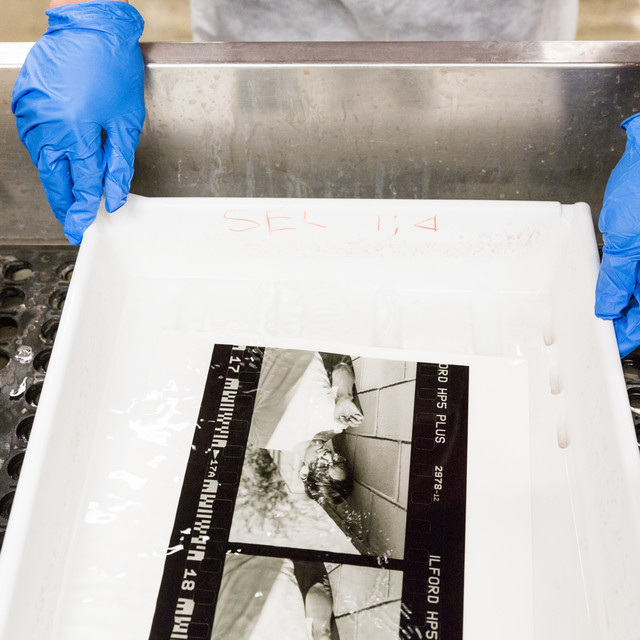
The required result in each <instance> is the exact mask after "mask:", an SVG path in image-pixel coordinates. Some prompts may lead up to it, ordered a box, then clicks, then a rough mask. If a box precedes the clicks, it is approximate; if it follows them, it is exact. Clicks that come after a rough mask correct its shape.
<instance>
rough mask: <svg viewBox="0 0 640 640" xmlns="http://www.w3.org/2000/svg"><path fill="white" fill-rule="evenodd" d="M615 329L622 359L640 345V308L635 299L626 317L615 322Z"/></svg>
mask: <svg viewBox="0 0 640 640" xmlns="http://www.w3.org/2000/svg"><path fill="white" fill-rule="evenodd" d="M613 328H614V329H615V332H616V340H617V341H618V351H619V352H620V357H621V358H624V357H625V356H627V355H629V354H630V353H631V352H632V351H633V350H634V349H635V348H636V347H637V346H638V345H640V307H638V301H637V300H636V298H635V297H634V298H633V299H632V302H631V306H630V307H629V310H628V311H627V312H626V313H625V315H624V316H622V317H621V318H616V319H615V320H614V321H613Z"/></svg>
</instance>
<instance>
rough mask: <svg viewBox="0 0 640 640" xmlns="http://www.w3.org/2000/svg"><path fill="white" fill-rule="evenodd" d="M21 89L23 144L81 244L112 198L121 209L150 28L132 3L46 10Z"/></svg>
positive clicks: (16, 92) (108, 1) (15, 105)
mask: <svg viewBox="0 0 640 640" xmlns="http://www.w3.org/2000/svg"><path fill="white" fill-rule="evenodd" d="M47 15H48V16H49V28H48V29H47V31H46V33H45V34H44V35H43V36H42V37H41V38H40V39H39V40H38V42H36V44H35V45H34V46H33V48H32V49H31V51H30V52H29V54H28V56H27V59H26V61H25V63H24V65H23V67H22V69H21V71H20V74H19V75H18V79H17V81H16V84H15V87H14V89H13V101H12V110H13V113H14V114H15V116H16V118H17V125H18V133H19V135H20V140H22V142H23V144H24V145H25V146H26V147H27V149H28V150H29V154H30V155H31V159H32V160H33V163H34V164H35V165H36V166H37V167H38V171H39V173H40V180H41V181H42V186H43V187H44V190H45V193H46V195H47V199H48V200H49V204H50V205H51V208H52V209H53V212H54V213H55V215H56V218H58V220H59V221H60V222H61V223H62V224H63V225H64V232H65V234H66V236H67V238H68V239H69V241H70V242H71V243H72V244H79V243H80V241H81V240H82V234H83V233H84V232H85V230H86V229H87V227H88V226H89V225H90V224H91V223H92V222H93V220H94V219H95V217H96V213H97V211H98V206H99V204H100V199H101V197H102V192H103V182H104V192H105V196H106V201H105V207H106V209H107V211H110V212H111V211H115V210H116V209H117V208H118V207H120V206H122V205H123V204H124V203H125V201H126V199H127V194H128V193H129V185H130V183H131V178H132V176H133V157H134V152H135V149H136V147H137V145H138V139H139V136H140V131H141V129H142V124H143V122H144V63H143V60H142V54H141V52H140V45H139V44H138V38H139V37H140V35H141V34H142V29H143V27H144V21H143V20H142V17H141V16H140V14H139V13H138V12H137V11H136V9H134V8H133V7H132V6H130V5H129V4H127V3H126V2H120V1H118V0H102V1H95V2H81V3H78V4H66V5H63V6H61V7H57V8H56V9H50V10H49V11H47Z"/></svg>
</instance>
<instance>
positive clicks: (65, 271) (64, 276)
mask: <svg viewBox="0 0 640 640" xmlns="http://www.w3.org/2000/svg"><path fill="white" fill-rule="evenodd" d="M74 266H75V262H65V263H64V264H62V265H60V266H59V267H58V277H59V278H60V280H63V281H64V282H71V278H72V276H73V268H74Z"/></svg>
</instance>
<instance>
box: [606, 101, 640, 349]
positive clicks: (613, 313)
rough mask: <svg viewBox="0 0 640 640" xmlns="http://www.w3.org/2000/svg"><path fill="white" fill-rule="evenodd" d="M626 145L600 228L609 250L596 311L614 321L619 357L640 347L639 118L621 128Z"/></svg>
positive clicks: (615, 171)
mask: <svg viewBox="0 0 640 640" xmlns="http://www.w3.org/2000/svg"><path fill="white" fill-rule="evenodd" d="M622 128H623V129H625V130H626V132H627V145H626V149H625V151H624V154H623V155H622V158H621V159H620V162H618V164H617V166H616V167H615V169H614V170H613V172H612V173H611V177H610V178H609V182H608V184H607V188H606V191H605V194H604V201H603V205H602V211H601V213H600V220H599V227H600V231H602V237H603V240H604V248H603V253H602V263H601V265H600V273H599V275H598V282H597V284H596V304H595V312H596V315H597V316H598V317H599V318H603V319H605V320H612V321H613V326H614V329H615V332H616V338H617V341H618V349H619V351H620V355H621V356H622V357H624V356H625V355H627V354H628V353H630V352H631V351H633V350H634V349H635V348H636V347H637V346H638V345H640V307H639V306H638V301H639V300H640V284H639V282H638V277H639V269H640V114H638V115H635V116H632V117H631V118H627V120H625V121H624V122H623V123H622Z"/></svg>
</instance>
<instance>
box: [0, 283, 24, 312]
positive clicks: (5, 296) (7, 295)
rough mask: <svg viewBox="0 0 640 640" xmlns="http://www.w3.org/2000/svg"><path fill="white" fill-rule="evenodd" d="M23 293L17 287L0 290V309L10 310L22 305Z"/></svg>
mask: <svg viewBox="0 0 640 640" xmlns="http://www.w3.org/2000/svg"><path fill="white" fill-rule="evenodd" d="M24 301H25V293H24V291H22V289H18V288H17V287H6V288H5V289H0V309H4V310H12V309H16V308H18V307H19V306H20V305H22V304H24Z"/></svg>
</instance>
